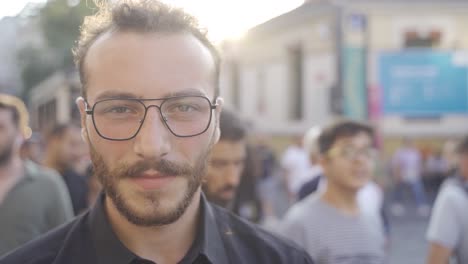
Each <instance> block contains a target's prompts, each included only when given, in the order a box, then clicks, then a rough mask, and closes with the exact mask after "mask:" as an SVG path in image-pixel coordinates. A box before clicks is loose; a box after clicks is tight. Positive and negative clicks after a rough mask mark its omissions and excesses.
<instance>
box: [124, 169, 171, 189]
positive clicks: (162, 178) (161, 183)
mask: <svg viewBox="0 0 468 264" xmlns="http://www.w3.org/2000/svg"><path fill="white" fill-rule="evenodd" d="M174 179H175V176H174V175H164V174H160V173H157V172H145V173H143V174H142V175H141V176H139V177H135V178H131V179H130V180H131V181H132V182H133V183H135V184H136V185H138V186H140V187H141V188H142V189H144V190H154V189H160V188H163V187H165V186H167V185H168V184H169V183H170V182H171V181H173V180H174Z"/></svg>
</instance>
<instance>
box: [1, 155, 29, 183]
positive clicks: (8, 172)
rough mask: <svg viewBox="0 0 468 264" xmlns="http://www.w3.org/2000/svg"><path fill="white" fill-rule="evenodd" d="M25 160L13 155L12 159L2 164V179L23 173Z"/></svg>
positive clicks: (19, 175) (17, 176) (16, 176)
mask: <svg viewBox="0 0 468 264" xmlns="http://www.w3.org/2000/svg"><path fill="white" fill-rule="evenodd" d="M22 171H23V162H22V160H21V158H20V157H16V156H13V157H12V158H11V160H10V161H8V162H7V163H5V164H4V165H2V166H0V180H4V179H7V178H8V179H11V178H19V177H21V176H22V175H23V173H22Z"/></svg>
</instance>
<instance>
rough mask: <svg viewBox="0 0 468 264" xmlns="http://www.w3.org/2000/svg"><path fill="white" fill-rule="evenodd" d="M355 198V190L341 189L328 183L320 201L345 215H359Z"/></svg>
mask: <svg viewBox="0 0 468 264" xmlns="http://www.w3.org/2000/svg"><path fill="white" fill-rule="evenodd" d="M356 197H357V191H356V190H351V189H348V188H342V187H340V186H338V185H337V184H334V183H332V182H331V181H328V183H327V187H326V190H325V192H324V194H323V195H322V200H323V201H325V202H326V203H328V204H330V205H331V206H333V207H335V208H337V209H338V210H339V211H341V212H343V213H345V214H348V215H357V214H358V213H359V205H358V203H357V198H356Z"/></svg>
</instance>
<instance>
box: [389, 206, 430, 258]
mask: <svg viewBox="0 0 468 264" xmlns="http://www.w3.org/2000/svg"><path fill="white" fill-rule="evenodd" d="M389 216H390V225H391V231H390V232H391V235H390V248H389V262H388V263H390V264H419V263H425V258H426V254H427V243H426V239H425V233H426V228H427V225H428V220H429V219H428V218H424V217H421V216H419V215H417V213H416V210H415V208H413V210H407V211H406V214H405V215H404V216H401V217H395V216H391V215H389Z"/></svg>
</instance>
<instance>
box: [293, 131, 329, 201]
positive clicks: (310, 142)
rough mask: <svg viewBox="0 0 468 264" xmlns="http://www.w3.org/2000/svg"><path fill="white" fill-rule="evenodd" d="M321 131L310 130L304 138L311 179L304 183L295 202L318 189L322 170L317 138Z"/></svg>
mask: <svg viewBox="0 0 468 264" xmlns="http://www.w3.org/2000/svg"><path fill="white" fill-rule="evenodd" d="M320 133H321V129H320V128H319V127H312V128H310V129H309V130H308V131H307V132H306V134H305V136H304V146H305V150H306V152H307V153H308V154H309V162H310V165H311V170H310V173H311V175H312V176H311V179H310V180H309V181H307V182H306V183H304V184H303V185H302V186H301V188H300V189H299V192H298V197H297V200H298V201H300V200H302V199H304V198H305V197H306V196H308V195H309V194H311V193H313V192H315V191H317V190H318V188H319V184H320V182H321V181H322V180H323V170H322V167H321V166H320V163H319V161H320V150H319V147H318V137H319V136H320Z"/></svg>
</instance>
